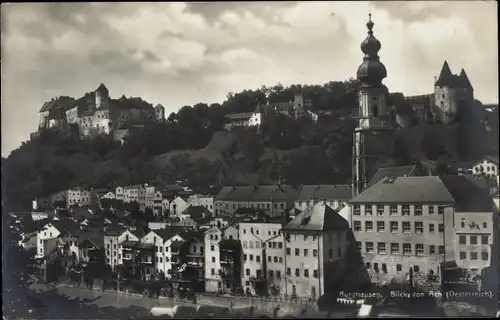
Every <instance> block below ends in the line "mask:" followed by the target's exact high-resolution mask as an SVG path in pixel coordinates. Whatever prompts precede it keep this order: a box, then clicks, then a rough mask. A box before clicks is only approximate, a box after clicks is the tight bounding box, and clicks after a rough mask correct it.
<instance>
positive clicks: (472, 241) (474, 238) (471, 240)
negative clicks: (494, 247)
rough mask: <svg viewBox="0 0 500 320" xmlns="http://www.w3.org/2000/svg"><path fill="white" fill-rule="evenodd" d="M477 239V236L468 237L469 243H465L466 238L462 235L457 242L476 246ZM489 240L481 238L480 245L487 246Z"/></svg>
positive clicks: (486, 237) (484, 237) (485, 237)
mask: <svg viewBox="0 0 500 320" xmlns="http://www.w3.org/2000/svg"><path fill="white" fill-rule="evenodd" d="M477 238H478V236H474V235H469V243H467V236H465V235H463V236H459V237H458V242H459V243H460V244H478V241H477V240H478V239H477ZM489 239H490V237H489V236H486V235H484V236H481V244H489Z"/></svg>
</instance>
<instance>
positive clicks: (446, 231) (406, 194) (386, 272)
mask: <svg viewBox="0 0 500 320" xmlns="http://www.w3.org/2000/svg"><path fill="white" fill-rule="evenodd" d="M349 208H350V210H351V213H350V217H351V223H350V225H351V226H352V229H353V232H354V236H355V238H356V244H357V249H358V250H359V252H361V254H362V256H363V259H364V261H365V264H366V267H367V269H368V272H369V273H370V275H371V278H372V281H373V282H375V283H379V284H383V283H387V282H389V281H405V279H407V277H408V275H409V273H410V269H412V271H413V274H414V276H415V278H416V280H415V281H419V280H418V279H420V282H419V283H420V284H422V283H426V284H427V285H433V284H435V285H437V284H438V283H439V282H440V281H441V275H442V272H443V271H444V270H442V265H443V263H447V264H448V263H454V261H455V260H456V259H457V256H456V254H455V252H456V251H457V250H456V247H455V243H456V242H455V241H454V237H455V228H456V226H455V224H456V223H458V220H457V217H458V216H460V212H463V213H464V214H466V215H467V214H468V215H473V216H477V215H476V212H490V214H491V211H492V201H491V198H490V197H489V194H488V190H487V189H484V188H480V187H478V186H477V185H476V184H474V183H472V182H471V181H470V180H468V179H467V178H466V177H465V176H443V177H436V176H425V177H387V178H385V179H384V180H382V181H379V182H378V183H376V184H375V185H373V186H372V187H370V188H368V189H366V190H365V191H363V192H362V193H361V194H360V195H359V196H357V197H354V198H353V199H351V200H350V201H349Z"/></svg>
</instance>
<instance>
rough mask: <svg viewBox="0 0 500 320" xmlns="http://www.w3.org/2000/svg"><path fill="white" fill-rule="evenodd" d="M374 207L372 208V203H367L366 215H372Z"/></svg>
mask: <svg viewBox="0 0 500 320" xmlns="http://www.w3.org/2000/svg"><path fill="white" fill-rule="evenodd" d="M372 209H373V208H372V205H371V204H370V205H366V206H365V214H366V215H370V216H371V215H372V214H373V212H372Z"/></svg>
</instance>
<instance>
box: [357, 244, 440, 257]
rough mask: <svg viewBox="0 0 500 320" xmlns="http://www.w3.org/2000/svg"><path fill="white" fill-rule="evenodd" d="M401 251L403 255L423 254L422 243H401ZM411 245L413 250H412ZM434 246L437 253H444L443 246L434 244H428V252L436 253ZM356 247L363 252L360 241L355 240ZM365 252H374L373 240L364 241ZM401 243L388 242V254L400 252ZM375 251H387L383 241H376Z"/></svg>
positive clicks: (381, 252)
mask: <svg viewBox="0 0 500 320" xmlns="http://www.w3.org/2000/svg"><path fill="white" fill-rule="evenodd" d="M402 246H403V251H402V253H403V254H404V255H417V256H423V255H424V245H423V244H422V243H416V244H415V245H413V244H411V243H403V244H402ZM413 247H414V248H415V250H413ZM436 247H437V249H438V251H437V253H439V254H444V246H435V245H429V251H428V252H429V254H436ZM356 248H357V250H358V251H359V252H363V243H362V242H359V241H358V242H356ZM364 249H365V250H364V252H365V253H375V245H374V243H373V242H365V248H364ZM400 249H401V243H391V244H390V251H389V253H390V254H394V255H395V254H401V251H400ZM377 253H378V254H386V253H388V248H387V245H386V243H385V242H378V243H377Z"/></svg>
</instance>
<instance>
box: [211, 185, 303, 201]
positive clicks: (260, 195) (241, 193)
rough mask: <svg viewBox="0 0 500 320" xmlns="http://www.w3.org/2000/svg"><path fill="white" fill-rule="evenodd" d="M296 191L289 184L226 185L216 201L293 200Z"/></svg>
mask: <svg viewBox="0 0 500 320" xmlns="http://www.w3.org/2000/svg"><path fill="white" fill-rule="evenodd" d="M295 195H296V191H295V190H294V189H293V188H292V187H291V186H289V185H285V184H282V185H255V186H252V185H246V186H224V187H223V188H222V190H221V191H220V192H219V193H218V194H217V196H216V197H215V200H216V201H271V200H275V201H293V199H295Z"/></svg>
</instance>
